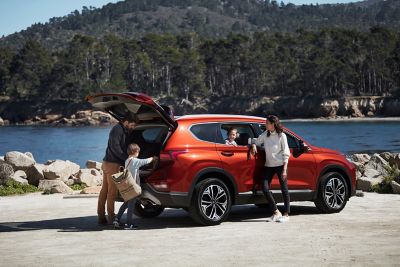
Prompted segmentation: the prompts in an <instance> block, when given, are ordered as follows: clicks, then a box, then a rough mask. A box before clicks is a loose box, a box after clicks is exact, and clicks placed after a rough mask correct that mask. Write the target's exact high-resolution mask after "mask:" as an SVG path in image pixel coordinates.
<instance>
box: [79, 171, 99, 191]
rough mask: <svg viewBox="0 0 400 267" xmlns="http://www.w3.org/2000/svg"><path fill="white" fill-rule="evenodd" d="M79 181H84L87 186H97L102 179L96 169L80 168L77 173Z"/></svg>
mask: <svg viewBox="0 0 400 267" xmlns="http://www.w3.org/2000/svg"><path fill="white" fill-rule="evenodd" d="M78 178H79V181H80V183H85V184H86V185H87V186H89V187H90V186H98V185H101V183H102V181H103V176H102V175H101V173H100V172H99V171H98V170H96V169H81V170H80V171H79V173H78Z"/></svg>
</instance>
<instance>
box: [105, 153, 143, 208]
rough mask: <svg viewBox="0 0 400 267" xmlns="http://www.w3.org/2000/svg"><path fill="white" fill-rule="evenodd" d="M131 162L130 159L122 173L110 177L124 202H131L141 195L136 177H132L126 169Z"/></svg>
mask: <svg viewBox="0 0 400 267" xmlns="http://www.w3.org/2000/svg"><path fill="white" fill-rule="evenodd" d="M131 161H132V159H131V160H130V161H129V163H128V165H127V166H126V168H125V169H124V170H123V171H121V172H118V173H115V174H113V175H112V180H113V182H114V183H115V185H116V186H117V188H118V191H119V193H120V194H121V196H122V198H123V199H124V201H128V200H131V199H133V198H135V197H137V196H139V195H141V194H142V188H141V187H140V182H138V179H136V177H133V176H132V173H131V172H130V171H129V168H128V167H129V165H130V163H131ZM121 168H122V167H121ZM136 175H137V174H136Z"/></svg>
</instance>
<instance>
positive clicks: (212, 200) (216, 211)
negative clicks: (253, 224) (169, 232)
mask: <svg viewBox="0 0 400 267" xmlns="http://www.w3.org/2000/svg"><path fill="white" fill-rule="evenodd" d="M231 205H232V200H231V195H230V192H229V189H228V187H227V186H226V184H225V183H224V182H223V181H221V180H219V179H215V178H208V179H205V180H203V181H201V182H199V183H198V184H197V185H196V187H195V190H194V195H193V198H192V203H191V205H190V207H189V213H190V215H191V216H192V218H193V220H194V221H196V222H197V223H200V224H202V225H217V224H220V223H221V222H223V221H224V220H225V219H226V217H227V216H228V214H229V212H230V209H231Z"/></svg>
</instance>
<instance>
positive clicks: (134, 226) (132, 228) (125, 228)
mask: <svg viewBox="0 0 400 267" xmlns="http://www.w3.org/2000/svg"><path fill="white" fill-rule="evenodd" d="M138 228H139V226H137V225H133V224H130V225H128V224H125V226H124V230H136V229H138Z"/></svg>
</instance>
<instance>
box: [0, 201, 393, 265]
mask: <svg viewBox="0 0 400 267" xmlns="http://www.w3.org/2000/svg"><path fill="white" fill-rule="evenodd" d="M96 205H97V199H96V198H63V196H62V195H41V194H37V193H35V194H29V195H25V196H14V197H2V198H0V211H1V213H0V251H1V261H0V266H7V267H8V266H28V265H29V266H128V265H129V266H271V265H273V266H349V265H351V266H376V265H390V266H396V265H397V266H400V223H399V221H400V195H379V194H375V193H367V194H365V196H364V197H354V198H352V199H351V200H350V201H349V202H348V203H347V206H346V207H345V209H344V210H343V211H342V212H340V213H338V214H319V213H318V212H317V210H316V208H315V207H314V205H313V203H310V202H293V203H292V205H293V206H292V207H293V208H292V216H291V218H290V222H288V223H272V222H266V217H267V216H268V215H269V213H268V212H267V211H266V210H265V209H262V208H257V207H255V206H252V205H247V206H238V207H233V209H232V212H231V216H230V217H229V219H228V221H226V222H224V223H222V224H221V225H218V226H212V227H201V226H198V225H196V224H195V223H194V222H193V221H192V220H191V218H190V217H189V215H188V213H187V212H185V211H184V210H175V209H166V210H165V211H164V212H163V214H161V215H160V216H159V217H157V218H153V219H139V218H136V223H137V224H138V225H139V226H140V228H139V230H134V231H129V230H114V229H113V228H111V227H100V226H97V224H96V223H97V216H96ZM119 205H120V203H118V204H117V207H116V208H118V207H119Z"/></svg>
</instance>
